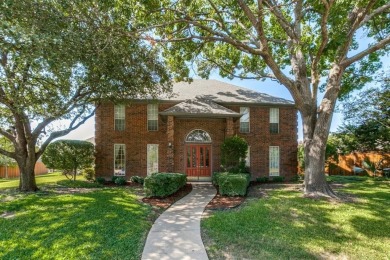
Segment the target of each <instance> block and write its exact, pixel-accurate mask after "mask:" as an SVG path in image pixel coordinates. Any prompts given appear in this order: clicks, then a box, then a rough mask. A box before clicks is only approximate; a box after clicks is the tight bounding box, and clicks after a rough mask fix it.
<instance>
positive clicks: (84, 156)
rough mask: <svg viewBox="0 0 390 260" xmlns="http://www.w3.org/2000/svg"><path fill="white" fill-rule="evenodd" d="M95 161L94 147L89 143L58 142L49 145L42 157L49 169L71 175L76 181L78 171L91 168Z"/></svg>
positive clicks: (74, 141)
mask: <svg viewBox="0 0 390 260" xmlns="http://www.w3.org/2000/svg"><path fill="white" fill-rule="evenodd" d="M93 161H94V145H93V144H92V143H90V142H87V141H79V140H58V141H55V142H53V143H51V144H49V145H48V146H47V148H46V150H45V152H44V153H43V155H42V162H43V163H44V164H45V165H46V167H48V168H52V169H58V170H63V171H64V172H65V173H70V174H71V175H72V176H73V180H76V175H77V171H78V170H80V169H85V168H89V167H91V166H92V164H93Z"/></svg>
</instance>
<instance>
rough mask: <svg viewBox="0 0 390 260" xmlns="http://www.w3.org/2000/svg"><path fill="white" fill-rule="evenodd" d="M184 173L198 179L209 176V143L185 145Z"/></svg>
mask: <svg viewBox="0 0 390 260" xmlns="http://www.w3.org/2000/svg"><path fill="white" fill-rule="evenodd" d="M186 174H187V176H188V177H192V178H194V177H195V178H196V179H198V180H199V179H201V178H202V177H203V178H204V177H206V178H208V177H211V145H204V144H189V145H187V165H186Z"/></svg>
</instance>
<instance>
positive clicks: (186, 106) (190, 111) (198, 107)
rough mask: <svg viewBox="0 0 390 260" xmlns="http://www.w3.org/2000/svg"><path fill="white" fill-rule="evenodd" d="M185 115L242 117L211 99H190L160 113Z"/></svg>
mask: <svg viewBox="0 0 390 260" xmlns="http://www.w3.org/2000/svg"><path fill="white" fill-rule="evenodd" d="M159 114H160V115H164V116H168V115H173V116H185V117H219V118H224V117H240V116H241V114H239V113H237V112H234V111H233V110H231V109H228V108H226V107H224V106H221V105H218V104H217V103H214V102H213V101H210V100H201V99H188V100H186V101H183V102H181V103H179V104H177V105H175V106H173V107H170V108H168V109H166V110H164V111H162V112H160V113H159Z"/></svg>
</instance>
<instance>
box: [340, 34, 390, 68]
mask: <svg viewBox="0 0 390 260" xmlns="http://www.w3.org/2000/svg"><path fill="white" fill-rule="evenodd" d="M388 44H390V35H388V36H387V37H386V38H384V39H383V40H381V41H379V42H377V43H376V44H374V45H372V46H371V47H369V48H367V49H366V50H364V51H362V52H359V53H358V54H356V55H354V56H352V57H350V58H347V59H345V60H343V61H342V62H341V66H343V67H344V68H346V67H348V66H349V65H351V64H352V63H354V62H356V61H358V60H361V59H362V58H364V57H365V56H367V55H369V54H371V53H373V52H375V51H377V50H379V49H382V48H383V47H385V46H387V45H388Z"/></svg>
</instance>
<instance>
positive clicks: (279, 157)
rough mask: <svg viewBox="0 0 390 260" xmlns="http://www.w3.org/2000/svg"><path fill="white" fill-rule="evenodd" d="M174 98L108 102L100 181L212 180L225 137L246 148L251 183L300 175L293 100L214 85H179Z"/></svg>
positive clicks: (99, 131) (102, 114) (99, 134)
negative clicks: (167, 176) (160, 175)
mask: <svg viewBox="0 0 390 260" xmlns="http://www.w3.org/2000/svg"><path fill="white" fill-rule="evenodd" d="M173 93H174V96H173V97H169V98H164V97H162V98H160V99H159V100H131V101H129V103H128V104H126V105H114V104H113V103H104V104H102V105H101V106H99V107H98V108H97V110H96V128H95V131H96V134H95V138H96V139H95V140H96V161H95V163H96V176H101V177H105V178H107V179H108V178H111V177H112V176H113V175H118V176H126V178H129V177H130V176H134V175H138V176H147V175H150V174H152V173H154V172H181V173H186V174H187V176H188V179H189V180H210V177H211V174H212V172H216V171H220V170H221V160H220V150H221V149H220V147H221V144H222V142H223V141H224V139H225V138H226V137H229V136H233V135H239V136H241V137H243V138H245V140H246V141H247V142H248V145H249V149H248V155H247V166H249V169H250V172H251V173H252V178H253V179H254V178H256V177H260V176H285V177H286V179H291V177H293V176H295V175H296V173H297V110H296V108H295V106H294V103H293V102H292V101H288V100H286V99H282V98H277V97H273V96H270V95H267V94H263V93H258V92H255V91H252V90H249V89H245V88H241V87H237V86H234V85H231V84H227V83H224V82H220V81H216V80H194V82H192V83H184V82H180V83H176V84H174V86H173Z"/></svg>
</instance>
